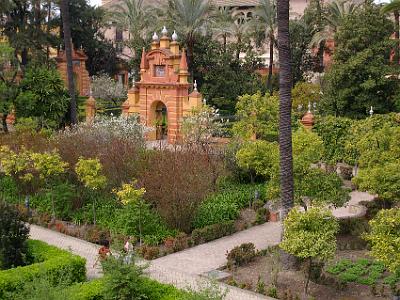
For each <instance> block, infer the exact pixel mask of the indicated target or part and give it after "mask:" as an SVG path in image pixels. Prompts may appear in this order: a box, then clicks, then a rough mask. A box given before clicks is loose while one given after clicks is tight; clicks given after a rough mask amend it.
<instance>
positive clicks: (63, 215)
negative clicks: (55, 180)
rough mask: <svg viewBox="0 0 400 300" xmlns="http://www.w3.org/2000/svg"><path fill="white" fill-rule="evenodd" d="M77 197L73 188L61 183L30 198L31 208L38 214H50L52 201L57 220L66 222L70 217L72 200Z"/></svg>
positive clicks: (70, 185) (66, 183)
mask: <svg viewBox="0 0 400 300" xmlns="http://www.w3.org/2000/svg"><path fill="white" fill-rule="evenodd" d="M77 197H78V195H77V193H76V190H75V186H74V185H72V184H70V183H68V182H63V183H60V184H57V185H54V186H52V187H51V188H50V189H49V190H45V191H44V192H42V193H38V194H36V195H34V196H32V197H31V205H32V208H34V209H36V210H37V211H38V212H40V213H47V214H51V213H52V201H54V209H55V214H56V216H57V218H59V219H62V220H68V219H70V218H71V217H72V205H73V200H74V198H77Z"/></svg>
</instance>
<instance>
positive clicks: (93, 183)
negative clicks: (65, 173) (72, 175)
mask: <svg viewBox="0 0 400 300" xmlns="http://www.w3.org/2000/svg"><path fill="white" fill-rule="evenodd" d="M101 171H102V166H101V163H100V160H99V159H98V158H93V159H91V158H89V159H85V158H83V157H80V158H79V159H78V162H77V163H76V167H75V172H76V174H77V175H78V178H79V180H80V181H81V182H82V183H83V184H84V185H85V186H86V187H87V188H89V189H92V190H98V189H101V188H104V187H105V185H106V183H107V178H106V177H105V176H104V175H102V174H101Z"/></svg>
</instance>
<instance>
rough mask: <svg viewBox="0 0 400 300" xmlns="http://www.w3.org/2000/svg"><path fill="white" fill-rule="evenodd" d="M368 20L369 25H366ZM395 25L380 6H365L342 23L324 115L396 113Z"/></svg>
mask: <svg viewBox="0 0 400 300" xmlns="http://www.w3.org/2000/svg"><path fill="white" fill-rule="evenodd" d="M365 20H368V22H365ZM392 33H393V25H392V23H391V21H390V20H389V19H388V18H387V16H386V15H383V14H382V13H381V12H380V8H379V6H377V5H375V4H373V3H366V4H365V5H363V6H362V8H360V9H358V10H357V11H356V12H355V13H353V14H349V15H347V16H346V18H345V19H344V20H343V23H342V24H341V26H340V29H339V30H338V32H337V33H336V35H335V52H334V65H333V66H332V67H331V68H330V69H329V71H328V72H327V74H326V75H325V78H324V81H325V87H324V97H323V99H322V100H323V101H322V103H321V105H322V109H323V111H324V113H327V114H335V115H337V116H349V117H356V118H360V117H364V116H366V115H367V112H368V111H369V110H370V107H371V106H373V108H374V110H375V111H376V112H379V113H387V112H390V111H392V110H393V109H394V105H395V103H394V101H395V98H394V96H395V95H396V94H397V93H398V83H397V81H396V80H394V79H393V78H391V76H390V74H393V73H394V72H395V70H394V69H393V66H392V65H391V64H390V48H391V47H390V45H391V41H390V36H391V34H392Z"/></svg>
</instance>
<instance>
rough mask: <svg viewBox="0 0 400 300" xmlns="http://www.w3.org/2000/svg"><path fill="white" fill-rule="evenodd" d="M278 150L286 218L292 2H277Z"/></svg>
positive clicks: (290, 163)
mask: <svg viewBox="0 0 400 300" xmlns="http://www.w3.org/2000/svg"><path fill="white" fill-rule="evenodd" d="M277 9H278V49H279V150H280V179H281V201H282V206H283V217H286V215H287V213H288V212H289V210H290V209H291V208H292V207H293V193H294V192H293V155H292V128H291V112H292V99H291V96H292V95H291V88H292V70H291V61H290V60H291V58H290V44H289V0H278V5H277Z"/></svg>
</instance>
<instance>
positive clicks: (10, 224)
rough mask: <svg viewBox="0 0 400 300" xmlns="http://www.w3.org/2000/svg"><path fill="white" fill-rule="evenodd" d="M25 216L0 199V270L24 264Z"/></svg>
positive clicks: (26, 231)
mask: <svg viewBox="0 0 400 300" xmlns="http://www.w3.org/2000/svg"><path fill="white" fill-rule="evenodd" d="M25 219H26V218H25V216H24V215H23V214H22V213H21V212H20V211H18V210H17V209H16V208H14V207H13V206H11V205H10V204H7V203H5V202H4V201H3V200H1V201H0V270H2V269H9V268H14V267H17V266H22V265H25V264H26V263H27V262H28V261H27V254H28V253H27V252H28V251H27V245H26V240H27V239H28V236H29V227H28V225H26V224H25V221H26V220H25Z"/></svg>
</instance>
